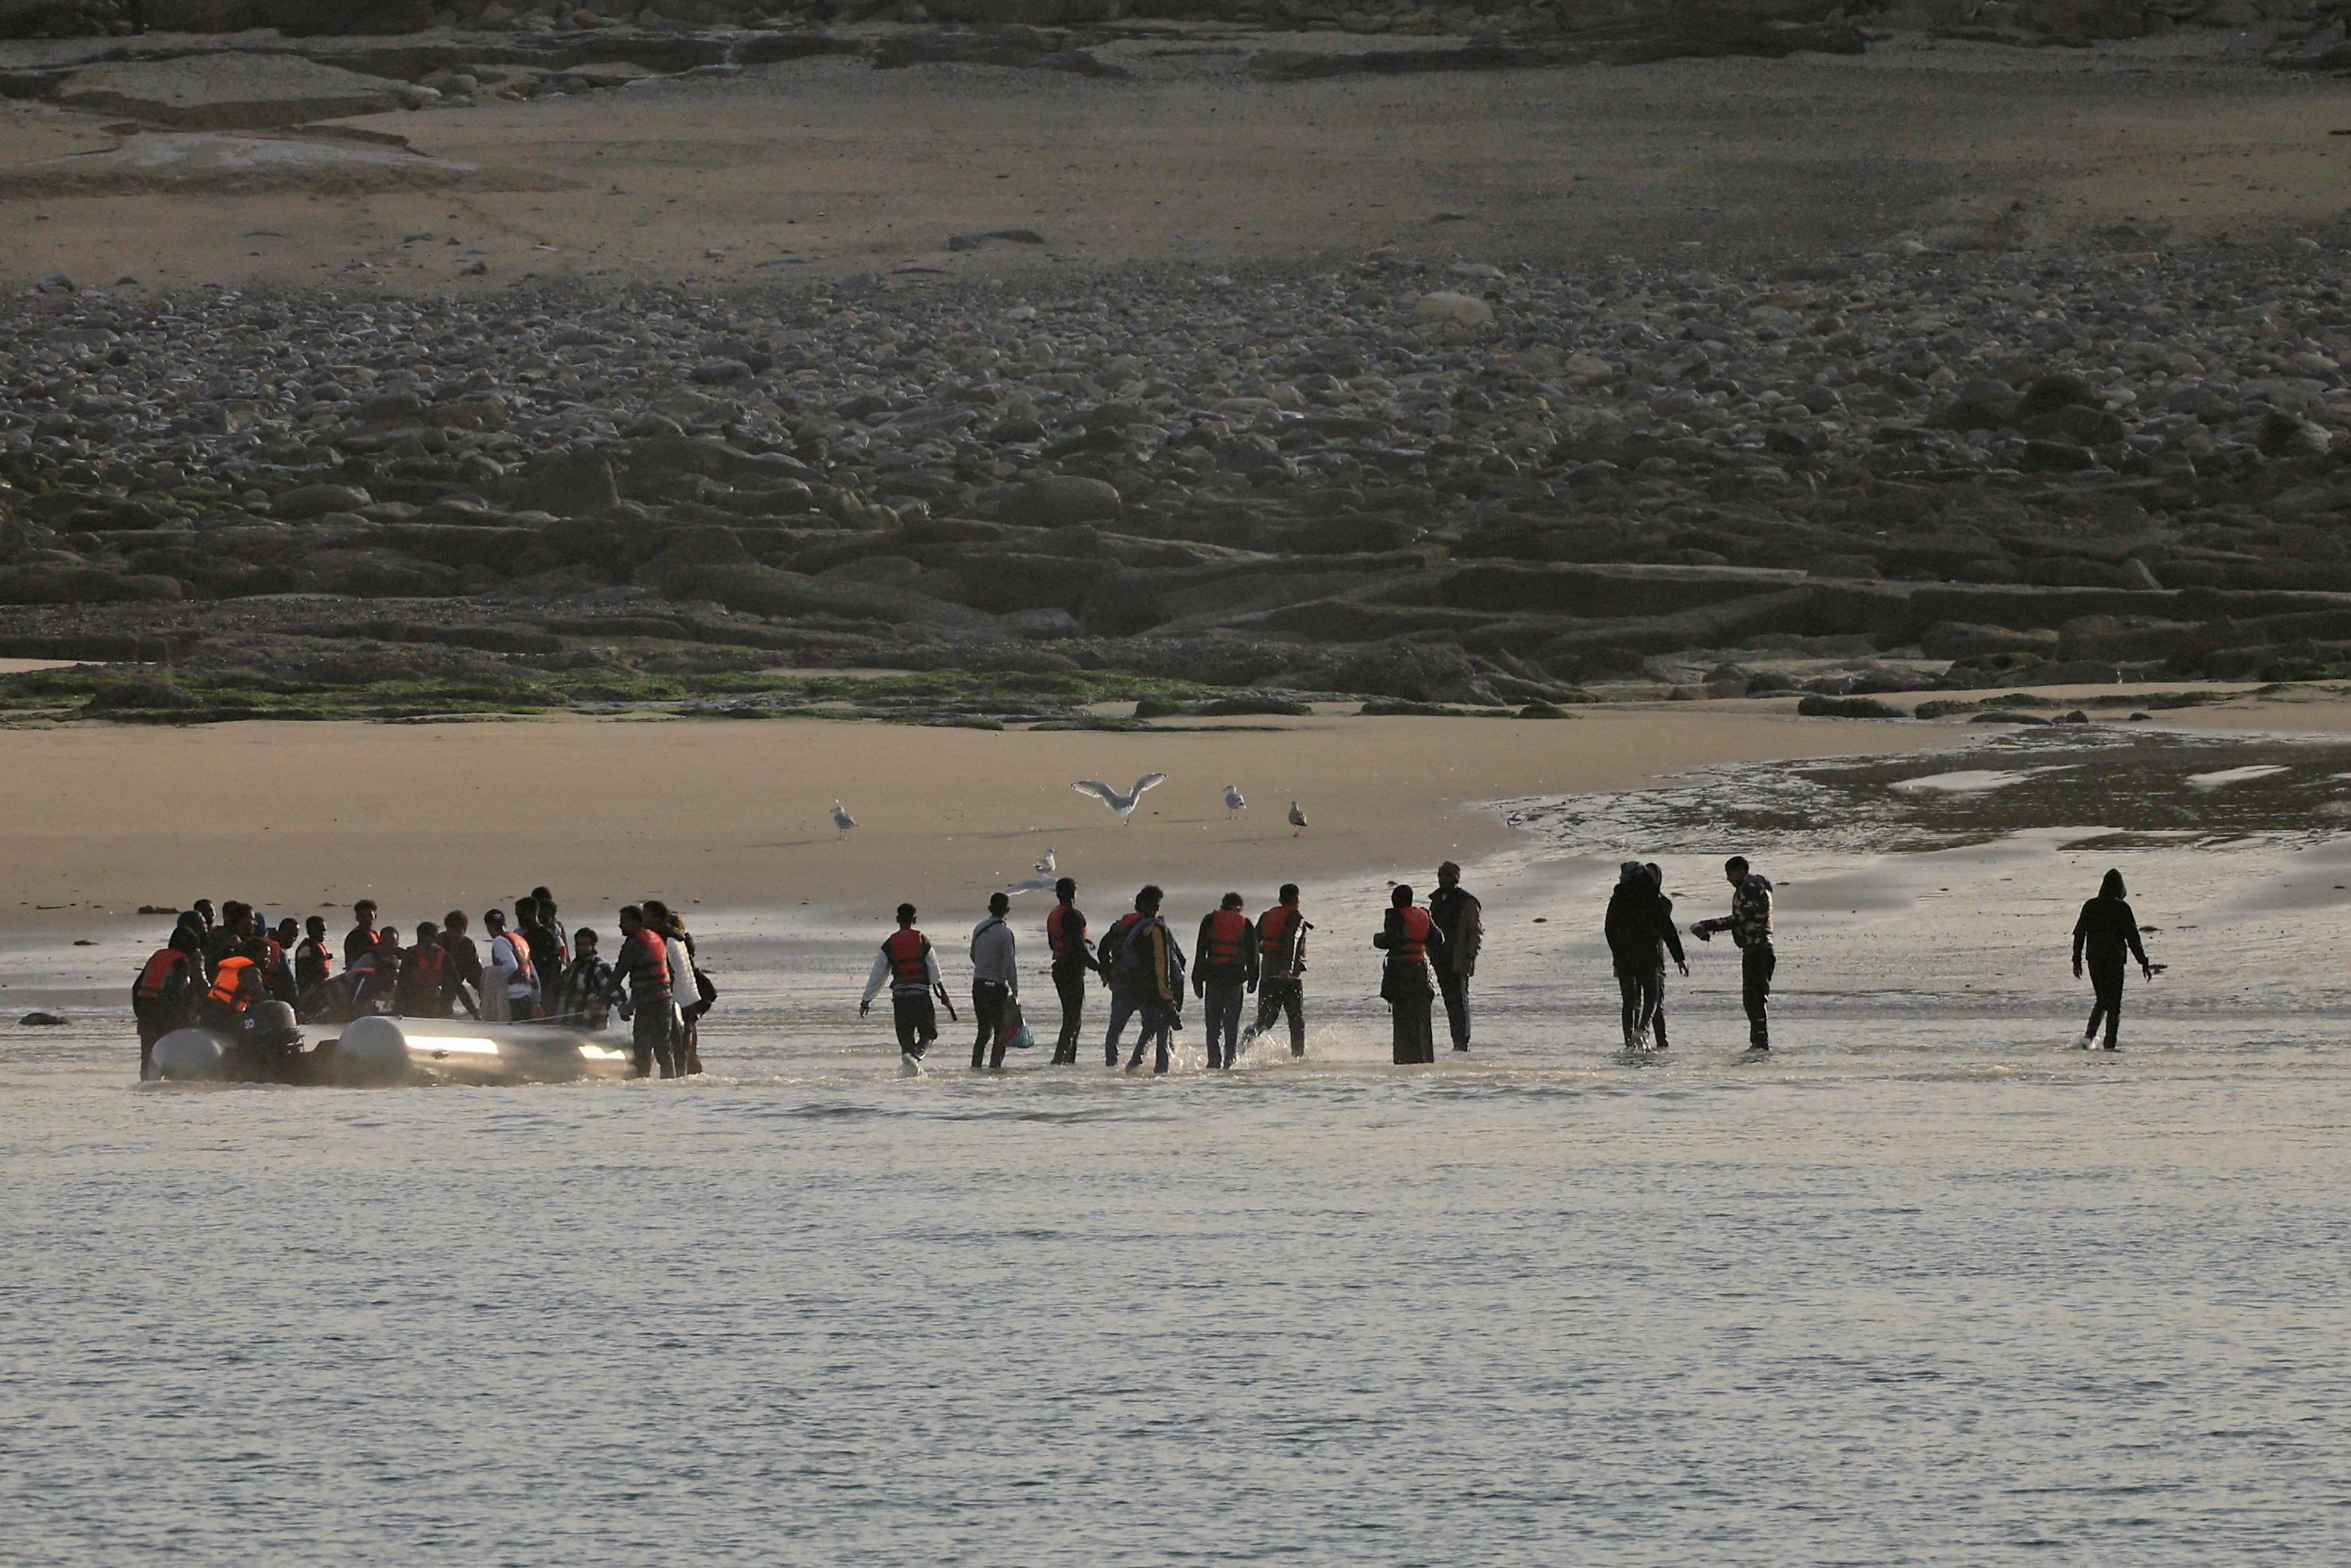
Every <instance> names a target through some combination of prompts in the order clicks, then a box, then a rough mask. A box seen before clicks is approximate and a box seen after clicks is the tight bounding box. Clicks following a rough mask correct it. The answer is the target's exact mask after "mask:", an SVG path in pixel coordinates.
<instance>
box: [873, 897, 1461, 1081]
mask: <svg viewBox="0 0 2351 1568" xmlns="http://www.w3.org/2000/svg"><path fill="white" fill-rule="evenodd" d="M1053 895H1054V899H1055V903H1054V904H1053V907H1052V909H1051V910H1050V911H1049V912H1048V913H1047V915H1046V916H1045V945H1046V948H1047V952H1048V954H1049V956H1050V973H1051V975H1052V977H1053V989H1054V992H1055V994H1056V998H1057V999H1058V1000H1059V1002H1060V1004H1061V1030H1060V1033H1059V1034H1058V1035H1057V1037H1056V1039H1055V1041H1054V1048H1053V1061H1054V1062H1055V1064H1056V1065H1061V1066H1069V1065H1074V1064H1075V1063H1076V1061H1077V1060H1078V1051H1079V1049H1080V1045H1081V1040H1082V1039H1083V1037H1084V1034H1085V1013H1086V998H1087V992H1088V984H1089V980H1090V978H1091V979H1092V981H1094V982H1098V983H1099V984H1100V985H1101V986H1102V988H1103V989H1104V990H1105V991H1107V992H1108V993H1109V1015H1108V1021H1107V1027H1106V1029H1105V1030H1104V1032H1103V1035H1102V1063H1103V1065H1104V1066H1106V1067H1116V1066H1117V1065H1118V1064H1119V1042H1120V1041H1121V1040H1123V1038H1124V1037H1125V1034H1126V1030H1127V1026H1128V1025H1129V1024H1133V1025H1134V1027H1135V1039H1134V1055H1133V1056H1132V1057H1131V1058H1130V1059H1129V1060H1128V1061H1127V1063H1126V1071H1129V1072H1140V1071H1143V1063H1144V1058H1145V1057H1146V1056H1148V1057H1149V1058H1150V1060H1151V1062H1152V1070H1153V1071H1155V1072H1165V1071H1167V1065H1168V1058H1169V1054H1170V1051H1171V1050H1172V1037H1173V1035H1174V1033H1175V1030H1176V1028H1177V1027H1178V1026H1179V1025H1180V1024H1181V1023H1182V1021H1183V1014H1184V999H1185V992H1186V988H1187V987H1188V988H1189V990H1190V992H1191V995H1192V998H1193V999H1194V1000H1196V1001H1197V1002H1199V1003H1200V1006H1201V1012H1202V1015H1203V1017H1204V1019H1205V1020H1206V1026H1207V1056H1208V1066H1209V1067H1210V1069H1212V1070H1215V1071H1223V1070H1224V1069H1227V1068H1229V1067H1231V1066H1233V1065H1235V1063H1236V1062H1238V1060H1239V1058H1240V1054H1241V1052H1243V1051H1247V1050H1248V1049H1249V1046H1250V1045H1251V1043H1253V1042H1254V1041H1255V1040H1256V1039H1257V1038H1258V1036H1259V1035H1261V1034H1264V1033H1266V1032H1267V1031H1269V1030H1272V1029H1274V1028H1275V1027H1276V1026H1277V1025H1283V1024H1286V1025H1287V1027H1288V1031H1289V1037H1290V1054H1291V1055H1292V1056H1303V1055H1305V1054H1306V981H1305V976H1306V934H1307V933H1308V932H1310V931H1311V930H1313V929H1314V925H1313V923H1312V922H1311V921H1310V920H1308V919H1307V918H1306V915H1305V911H1304V909H1303V908H1302V906H1301V894H1300V892H1299V889H1298V885H1297V883H1284V884H1283V886H1282V888H1281V891H1280V894H1278V895H1277V897H1276V901H1275V902H1274V904H1272V905H1271V906H1270V907H1269V908H1267V909H1265V910H1263V911H1261V912H1260V913H1259V914H1258V915H1256V916H1255V917H1254V918H1252V917H1251V916H1250V915H1249V913H1248V901H1247V900H1245V899H1244V898H1242V896H1241V895H1240V894H1238V893H1228V894H1225V895H1224V896H1223V897H1222V898H1221V899H1219V900H1218V901H1217V907H1216V908H1214V909H1212V910H1210V911H1209V912H1208V913H1207V914H1206V915H1202V916H1201V917H1200V924H1199V927H1198V929H1197V930H1196V932H1195V933H1194V935H1193V938H1192V942H1191V946H1190V947H1189V949H1188V951H1187V949H1186V946H1185V944H1184V943H1183V941H1182V940H1181V939H1180V938H1179V937H1178V936H1176V935H1175V929H1174V928H1173V927H1171V926H1170V925H1168V923H1167V917H1166V913H1165V908H1164V905H1165V901H1166V896H1167V895H1166V893H1165V890H1164V889H1162V888H1160V887H1159V886H1157V885H1156V884H1151V885H1147V886H1145V887H1144V888H1143V889H1142V891H1140V892H1139V893H1137V894H1135V895H1134V907H1133V908H1132V909H1131V910H1129V911H1127V912H1126V913H1125V914H1123V915H1120V916H1119V917H1118V918H1117V919H1115V920H1113V921H1112V922H1111V923H1110V925H1108V927H1107V928H1106V929H1105V930H1103V931H1102V934H1101V936H1095V935H1094V934H1093V930H1092V925H1090V924H1089V923H1088V921H1087V919H1086V916H1085V913H1084V911H1082V910H1081V909H1080V908H1079V907H1078V902H1077V901H1078V884H1077V882H1076V880H1075V879H1074V878H1071V877H1066V876H1065V877H1063V878H1061V880H1060V881H1059V882H1058V883H1055V884H1054V887H1053ZM1010 911H1011V900H1010V898H1008V896H1007V895H1005V894H1000V893H999V894H996V895H995V896H994V897H993V898H991V899H990V900H989V901H988V907H987V918H985V919H983V920H982V921H981V922H980V923H979V924H978V925H977V926H975V927H974V928H973V930H972V934H971V943H970V948H969V954H970V959H971V972H972V978H971V1011H972V1044H971V1065H972V1067H973V1068H974V1069H975V1070H978V1069H995V1068H1001V1067H1002V1066H1003V1065H1004V1056H1005V1052H1006V1051H1008V1050H1010V1049H1014V1048H1015V1047H1017V1046H1018V1045H1019V1044H1020V1043H1021V1042H1022V1040H1023V1037H1024V1036H1025V1035H1026V1034H1027V1025H1026V1023H1025V1020H1023V1019H1022V1018H1021V1016H1020V1012H1019V998H1020V976H1019V941H1018V938H1017V937H1016V936H1015V935H1014V933H1013V930H1012V927H1011V925H1010V924H1009V922H1008V915H1009V914H1010ZM917 913H918V912H917V911H916V909H915V908H914V905H913V904H900V905H899V906H898V928H897V929H896V930H895V931H893V932H892V933H891V934H890V936H888V937H887V938H886V939H885V940H884V941H883V944H882V947H881V951H880V952H878V953H876V954H875V955H874V957H873V965H872V970H871V971H870V973H869V974H868V975H867V977H866V981H865V994H864V996H863V997H862V998H861V999H860V1001H859V1003H858V1009H857V1010H858V1016H859V1017H861V1018H862V1017H864V1016H865V1015H866V1014H867V1013H868V1012H869V1011H870V1010H871V1009H872V1006H873V1003H874V1000H875V999H876V998H879V997H880V996H881V995H882V993H883V991H884V990H887V991H888V992H889V993H890V1012H891V1018H892V1020H893V1024H894V1025H895V1028H896V1031H897V1037H898V1051H899V1056H900V1064H901V1067H902V1069H903V1070H904V1071H908V1072H913V1071H919V1070H920V1066H921V1063H922V1061H923V1058H924V1056H925V1053H926V1052H927V1051H929V1050H930V1048H931V1046H932V1044H933V1043H934V1042H935V1041H936V1040H937V1039H938V1037H939V1020H938V1005H939V1004H945V1005H946V1008H947V1010H948V1015H949V1017H950V1018H951V1019H952V1018H954V1016H955V1009H954V1003H953V1002H952V1001H951V1000H950V999H949V998H948V995H947V988H946V981H945V980H944V979H943V978H942V977H941V975H940V972H939V960H938V953H937V951H936V949H935V948H934V947H933V946H931V943H930V939H929V938H928V937H926V936H924V935H923V933H922V931H921V929H920V928H919V927H918V926H916V925H915V924H914V921H915V918H916V915H917ZM1483 939H1484V922H1483V915H1482V910H1481V906H1480V905H1479V902H1478V899H1477V897H1476V895H1474V894H1471V893H1469V892H1468V890H1467V889H1466V888H1464V887H1463V886H1462V885H1461V868H1460V867H1459V866H1458V865H1455V864H1454V863H1453V862H1450V861H1447V862H1445V864H1443V865H1442V866H1439V867H1438V868H1437V892H1436V893H1435V894H1432V895H1430V897H1429V900H1428V902H1427V903H1426V904H1418V903H1416V902H1415V897H1414V894H1413V890H1412V889H1411V888H1409V887H1398V888H1396V889H1395V892H1394V894H1392V897H1391V907H1390V908H1389V910H1388V912H1387V917H1386V920H1385V922H1384V925H1382V928H1381V930H1380V931H1379V933H1378V934H1377V935H1376V936H1374V937H1373V938H1372V943H1373V946H1375V947H1378V948H1380V949H1382V950H1383V951H1384V953H1385V954H1386V963H1385V965H1384V972H1383V977H1382V982H1381V988H1380V994H1381V996H1382V997H1383V998H1386V1000H1387V1002H1388V1004H1389V1007H1390V1009H1391V1010H1392V1012H1393V1014H1394V1019H1395V1041H1394V1056H1395V1061H1399V1062H1417V1061H1435V1060H1436V1059H1437V1048H1436V1031H1435V1024H1434V1021H1433V1019H1434V1010H1435V1005H1436V1002H1437V998H1440V997H1441V998H1443V1000H1444V1006H1445V1014H1446V1019H1447V1029H1448V1032H1449V1033H1450V1034H1451V1036H1452V1040H1453V1049H1454V1050H1456V1051H1468V1049H1469V1039H1470V1017H1469V982H1470V978H1471V977H1472V976H1474V975H1475V974H1476V973H1477V969H1478V952H1479V946H1480V944H1481V943H1482V941H1483ZM1252 997H1254V998H1256V1001H1257V1010H1256V1015H1255V1017H1254V1018H1253V1019H1250V1020H1249V1022H1248V1023H1246V1024H1244V1023H1243V1021H1242V1019H1243V1015H1244V1013H1245V1012H1246V1011H1247V1010H1248V1002H1249V998H1252ZM1030 1038H1033V1037H1030Z"/></svg>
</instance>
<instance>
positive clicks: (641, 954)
mask: <svg viewBox="0 0 2351 1568" xmlns="http://www.w3.org/2000/svg"><path fill="white" fill-rule="evenodd" d="M623 984H625V985H626V986H627V987H628V988H629V995H628V998H627V999H626V1000H625V1001H622V1002H621V1016H622V1018H624V1019H625V1018H633V1019H634V1020H635V1032H634V1035H633V1037H632V1040H631V1042H630V1043H631V1045H632V1048H633V1052H634V1055H635V1059H636V1061H635V1065H636V1071H637V1076H638V1077H640V1078H646V1077H650V1076H652V1074H653V1069H654V1068H655V1067H656V1066H658V1067H659V1068H660V1069H661V1075H662V1076H663V1077H664V1078H674V1077H676V1076H677V1062H676V1060H675V1059H674V1056H673V1054H672V1051H671V1047H672V1036H673V1032H674V1031H673V1030H672V1028H671V1023H672V1020H673V1019H674V1018H675V1017H676V1010H677V1009H675V1007H674V1006H673V1005H672V998H671V994H670V978H669V942H668V940H667V939H666V938H665V937H664V936H662V934H661V933H660V932H658V931H655V930H654V929H653V927H652V926H651V925H647V924H646V923H645V912H644V911H643V909H642V908H640V907H639V906H638V905H636V904H625V905H623V906H622V910H621V953H620V957H619V959H618V960H617V961H616V962H615V963H614V964H613V966H612V982H611V988H609V989H608V990H607V991H606V992H605V995H606V996H607V997H608V998H616V999H617V998H619V997H620V994H621V988H622V985H623Z"/></svg>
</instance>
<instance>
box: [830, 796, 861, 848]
mask: <svg viewBox="0 0 2351 1568" xmlns="http://www.w3.org/2000/svg"><path fill="white" fill-rule="evenodd" d="M832 826H833V831H835V832H837V833H838V834H839V835H840V836H841V838H843V839H846V838H847V837H849V830H850V829H852V828H853V827H855V826H857V819H856V818H854V817H852V816H851V815H850V814H849V813H848V812H846V811H844V810H841V802H840V801H838V800H835V801H834V802H833V803H832Z"/></svg>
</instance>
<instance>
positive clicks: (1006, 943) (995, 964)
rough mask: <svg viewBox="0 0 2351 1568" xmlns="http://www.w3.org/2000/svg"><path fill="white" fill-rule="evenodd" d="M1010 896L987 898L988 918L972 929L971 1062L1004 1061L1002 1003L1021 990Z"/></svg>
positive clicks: (994, 1064)
mask: <svg viewBox="0 0 2351 1568" xmlns="http://www.w3.org/2000/svg"><path fill="white" fill-rule="evenodd" d="M1011 907H1012V900H1011V899H1010V898H1008V896H1006V895H1005V894H1000V893H999V894H995V895H994V896H992V897H990V898H989V899H988V901H987V919H985V920H983V921H981V922H980V923H979V924H978V925H975V926H974V927H972V932H971V1012H972V1027H973V1028H974V1030H977V1032H976V1033H975V1034H974V1035H973V1037H972V1042H971V1065H972V1067H973V1068H974V1070H977V1069H978V1068H981V1067H991V1068H995V1067H1002V1066H1003V1065H1004V1031H1003V1029H1002V1027H1001V1026H1002V1025H1003V1022H1004V1009H1005V1005H1006V1004H1007V1003H1008V1002H1010V1001H1011V1000H1012V999H1013V998H1016V997H1018V996H1019V994H1020V970H1019V961H1018V958H1017V956H1016V955H1015V954H1014V951H1013V947H1014V944H1013V940H1012V927H1011V926H1010V925H1008V924H1006V922H1005V919H1004V916H1005V914H1006V913H1007V912H1008V910H1010V909H1011Z"/></svg>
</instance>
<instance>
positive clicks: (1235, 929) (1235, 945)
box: [1200, 909, 1249, 969]
mask: <svg viewBox="0 0 2351 1568" xmlns="http://www.w3.org/2000/svg"><path fill="white" fill-rule="evenodd" d="M1248 941H1249V916H1248V915H1243V914H1242V913H1241V912H1240V911H1239V910H1238V909H1219V910H1217V912H1216V913H1215V914H1214V915H1209V916H1208V941H1207V951H1206V952H1205V953H1204V954H1203V955H1202V956H1201V964H1200V967H1202V968H1204V969H1225V968H1232V967H1238V965H1239V963H1240V961H1241V949H1242V946H1243V945H1244V944H1246V943H1247V942H1248Z"/></svg>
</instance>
